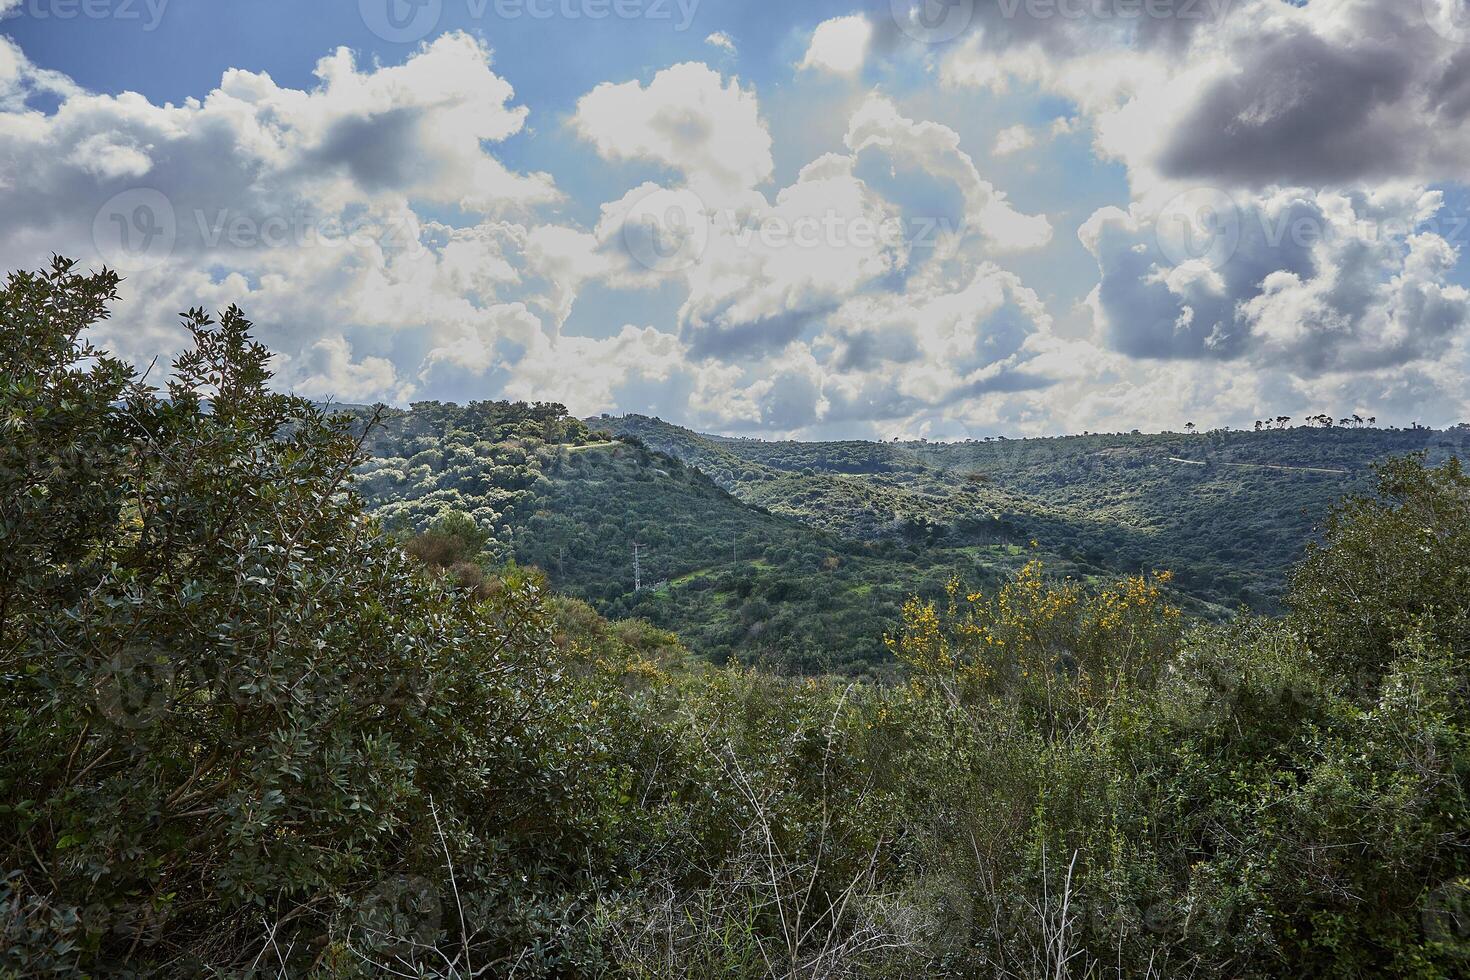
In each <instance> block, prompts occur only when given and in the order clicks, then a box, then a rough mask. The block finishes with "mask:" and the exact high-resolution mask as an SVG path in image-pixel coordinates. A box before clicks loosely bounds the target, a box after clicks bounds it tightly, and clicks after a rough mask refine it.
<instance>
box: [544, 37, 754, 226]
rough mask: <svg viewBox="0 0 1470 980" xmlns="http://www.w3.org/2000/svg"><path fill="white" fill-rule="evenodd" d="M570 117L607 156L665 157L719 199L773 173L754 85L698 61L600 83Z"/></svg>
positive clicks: (702, 191)
mask: <svg viewBox="0 0 1470 980" xmlns="http://www.w3.org/2000/svg"><path fill="white" fill-rule="evenodd" d="M571 124H572V126H573V128H574V129H575V130H576V132H577V134H578V135H579V136H581V137H582V138H583V139H585V140H587V141H588V142H590V143H591V144H592V145H593V146H594V147H595V148H596V150H597V152H598V153H599V154H600V155H602V156H603V157H605V158H606V159H609V160H640V161H650V162H653V163H657V164H660V165H662V166H663V167H666V168H668V169H669V170H672V171H674V172H676V173H678V174H681V175H682V176H683V178H684V179H685V180H686V181H687V182H689V183H690V184H691V185H693V186H694V187H695V189H696V190H697V191H698V192H699V193H700V194H701V195H704V196H706V197H709V198H712V199H721V200H723V199H726V198H728V197H729V196H730V195H731V194H733V193H738V192H740V191H743V190H746V189H748V188H750V187H753V186H755V185H756V184H758V183H760V182H762V181H764V180H765V179H766V178H768V177H769V176H770V175H771V169H772V163H771V136H770V133H769V132H768V131H767V129H766V126H765V124H764V123H763V122H762V121H761V118H760V111H759V104H758V101H757V99H756V95H755V92H754V91H753V90H748V89H742V88H741V86H740V83H739V81H738V80H736V79H733V78H732V79H730V80H728V81H726V80H725V79H723V78H722V77H721V76H720V73H719V72H717V71H715V70H713V69H712V68H710V67H709V66H707V65H704V64H701V63H699V62H686V63H684V64H680V65H674V66H673V67H672V68H666V69H664V70H662V71H660V72H658V73H656V74H655V75H654V76H653V79H652V80H651V81H650V82H649V83H648V84H647V85H643V84H641V83H640V82H637V81H630V82H622V83H619V84H613V83H611V82H608V83H604V84H602V85H599V86H597V87H596V88H594V89H593V90H592V91H591V92H589V93H587V94H586V95H584V96H583V97H582V98H581V99H580V100H578V102H577V111H576V114H575V115H574V116H573V117H572V121H571Z"/></svg>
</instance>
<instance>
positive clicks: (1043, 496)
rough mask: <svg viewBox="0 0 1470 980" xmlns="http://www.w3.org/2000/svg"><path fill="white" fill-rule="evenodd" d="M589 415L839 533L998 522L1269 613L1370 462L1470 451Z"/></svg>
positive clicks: (1384, 436)
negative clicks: (851, 437)
mask: <svg viewBox="0 0 1470 980" xmlns="http://www.w3.org/2000/svg"><path fill="white" fill-rule="evenodd" d="M589 424H590V425H592V426H594V427H596V428H598V429H602V430H606V431H608V432H612V433H616V434H619V435H631V436H636V437H637V438H638V439H639V440H641V441H642V442H643V443H644V444H646V445H648V446H650V447H651V448H655V449H658V450H660V451H663V452H666V453H669V454H671V455H675V456H678V457H679V458H681V459H684V460H685V461H687V462H689V463H691V464H693V465H696V466H699V467H701V468H702V469H704V470H705V472H707V473H708V474H709V475H710V476H711V478H712V479H714V480H715V481H716V482H718V483H719V484H720V485H721V486H723V487H725V488H727V489H729V490H730V491H731V492H732V493H734V494H736V495H737V496H739V497H740V498H741V499H743V500H746V501H748V502H751V503H756V504H760V505H762V506H765V507H767V508H769V509H770V510H771V511H772V512H773V513H778V514H787V515H790V516H793V517H796V518H798V519H800V520H802V521H804V522H807V523H810V524H812V525H814V526H819V527H824V528H827V529H830V530H833V531H834V532H836V533H839V534H842V535H844V536H847V537H852V538H856V539H860V540H874V539H895V538H896V539H899V540H914V539H916V538H917V539H922V540H923V541H925V542H926V543H928V544H929V545H930V546H936V545H937V546H941V547H942V546H951V547H954V546H960V547H963V546H964V545H966V544H969V543H970V542H972V541H973V540H975V539H976V538H983V537H984V536H985V535H986V534H987V533H990V532H991V531H992V530H993V529H994V528H996V527H1003V528H1004V529H1005V530H1006V531H1007V532H1009V533H1010V535H1011V536H1012V538H1023V539H1024V540H1026V541H1030V540H1033V539H1034V540H1035V541H1036V542H1037V543H1038V545H1039V546H1040V549H1041V550H1042V551H1044V552H1046V553H1050V554H1055V555H1058V556H1061V557H1062V558H1063V559H1064V560H1065V561H1067V562H1070V563H1074V564H1077V565H1079V566H1082V567H1101V568H1107V569H1111V570H1125V569H1130V568H1131V569H1137V568H1139V567H1151V568H1170V569H1172V570H1173V571H1174V572H1175V576H1176V578H1175V581H1176V583H1177V584H1178V586H1179V588H1181V589H1182V590H1184V591H1185V592H1187V593H1188V594H1190V595H1192V596H1194V597H1196V598H1197V599H1199V600H1201V601H1203V602H1207V603H1211V604H1214V605H1215V606H1217V607H1224V608H1227V609H1233V608H1235V607H1237V606H1239V605H1242V604H1244V605H1247V606H1251V607H1253V608H1256V609H1259V610H1263V611H1274V610H1275V609H1276V608H1277V605H1278V603H1279V600H1280V597H1281V596H1282V594H1283V593H1284V589H1285V585H1286V581H1285V579H1286V574H1287V569H1288V568H1289V567H1290V566H1291V564H1292V563H1293V562H1295V561H1296V560H1297V559H1298V558H1299V557H1300V556H1301V553H1302V550H1303V548H1304V547H1305V545H1306V542H1307V541H1308V540H1309V539H1310V537H1311V535H1312V533H1313V528H1314V527H1316V526H1317V525H1319V524H1320V522H1321V521H1322V520H1323V518H1324V517H1325V515H1326V514H1327V512H1328V509H1329V507H1331V505H1332V504H1333V503H1335V502H1336V501H1338V500H1339V499H1341V497H1342V496H1343V495H1344V494H1346V493H1350V492H1355V491H1362V490H1364V489H1365V488H1366V487H1367V486H1368V485H1369V480H1370V477H1371V468H1372V465H1373V464H1374V463H1377V462H1381V461H1382V460H1385V459H1387V458H1389V457H1391V456H1395V455H1403V454H1406V453H1411V452H1425V453H1427V455H1428V457H1429V459H1430V462H1439V461H1442V460H1443V459H1444V458H1446V457H1447V456H1449V455H1452V454H1455V455H1459V456H1460V457H1461V458H1466V457H1467V456H1470V427H1467V426H1459V427H1456V428H1454V429H1451V430H1449V431H1434V430H1429V429H1376V428H1344V427H1331V428H1321V427H1317V426H1313V427H1306V426H1300V427H1292V428H1267V429H1265V430H1264V431H1251V432H1239V431H1212V432H1204V433H1162V434H1139V433H1132V434H1116V435H1082V436H1068V437H1061V438H1048V439H1019V440H1008V439H994V440H990V439H986V440H971V441H966V442H959V443H928V442H885V443H875V442H789V441H785V442H766V441H761V440H754V439H732V438H726V437H720V436H708V435H701V434H699V433H695V432H692V431H690V430H688V429H685V428H682V427H679V426H676V425H672V424H670V423H667V422H664V421H661V420H658V419H652V418H648V417H646V416H640V415H627V416H622V417H606V416H605V417H601V418H596V419H591V420H589ZM981 503H983V507H984V508H986V509H987V510H986V511H984V512H981V511H978V510H977V506H976V505H977V504H981Z"/></svg>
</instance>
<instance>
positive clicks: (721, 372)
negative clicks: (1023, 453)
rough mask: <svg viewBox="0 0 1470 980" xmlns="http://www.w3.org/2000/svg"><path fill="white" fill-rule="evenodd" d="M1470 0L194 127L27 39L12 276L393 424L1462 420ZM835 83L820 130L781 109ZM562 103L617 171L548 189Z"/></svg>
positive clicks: (851, 29) (588, 150)
mask: <svg viewBox="0 0 1470 980" xmlns="http://www.w3.org/2000/svg"><path fill="white" fill-rule="evenodd" d="M1458 3H1459V0H1424V2H1423V3H1421V2H1419V0H1413V2H1409V3H1403V2H1390V0H1313V2H1312V3H1309V4H1301V3H1290V2H1286V0H1234V2H1230V3H1226V2H1223V0H1178V2H1177V3H1174V4H1172V5H1171V4H1169V3H1168V2H1167V0H1161V2H1160V3H1154V4H1144V5H1130V4H1107V3H1102V4H1083V5H1075V4H1074V5H1071V6H1070V7H1069V8H1068V9H1069V10H1074V11H1082V13H1083V16H1060V15H1059V12H1060V10H1061V7H1062V6H1063V5H1055V4H1046V3H1032V2H1028V0H1017V2H1015V3H1004V4H1001V3H989V2H987V3H976V4H973V5H968V4H950V5H947V6H943V7H942V8H941V7H939V6H937V5H923V4H920V3H918V2H916V3H915V4H913V5H912V9H910V8H906V7H905V6H904V5H903V4H899V5H897V10H896V16H889V14H888V9H887V8H888V7H889V6H890V5H887V4H880V5H879V9H880V11H881V13H882V16H879V15H878V14H872V13H862V12H860V11H854V12H853V13H851V14H846V15H840V16H835V17H833V18H831V19H828V20H825V21H822V22H821V23H819V24H817V25H816V27H815V28H814V29H811V28H810V27H809V25H807V26H805V27H798V26H792V27H791V28H790V29H789V30H788V31H787V33H786V35H785V36H786V37H787V39H788V40H789V42H790V44H791V45H792V47H790V48H783V49H782V52H783V53H782V60H781V61H780V63H779V64H778V65H777V66H776V69H774V70H777V71H778V72H779V74H778V75H777V76H775V77H772V78H767V77H763V76H761V75H757V77H756V78H754V79H752V78H740V77H736V76H734V75H732V74H731V73H730V72H729V71H728V67H729V66H730V65H732V64H734V61H735V59H734V57H733V56H734V54H735V42H734V40H732V38H731V36H730V35H729V34H728V33H725V32H724V31H720V30H716V31H714V32H713V33H711V34H709V36H708V37H707V38H706V42H707V47H706V48H704V50H705V51H706V52H707V54H708V55H709V56H710V60H711V63H712V64H705V63H702V62H684V63H679V64H673V65H650V66H646V67H645V66H627V67H625V68H618V67H616V66H612V67H609V69H608V72H609V74H608V75H601V76H598V77H603V78H609V75H610V76H611V77H610V78H609V80H608V81H605V82H602V83H600V84H593V85H589V86H587V88H586V89H585V90H583V94H581V97H580V98H578V99H576V101H575V103H574V104H572V105H566V106H563V107H556V106H552V107H549V108H547V109H546V110H545V111H543V107H542V106H541V105H540V104H538V102H537V101H536V100H535V99H534V98H527V97H525V95H524V94H523V93H517V92H516V91H515V90H514V89H513V87H512V84H511V80H509V79H507V78H506V77H503V76H502V74H501V73H500V71H499V66H498V65H497V63H496V61H495V60H494V58H493V53H492V51H491V50H490V49H489V47H488V46H487V45H486V43H485V42H484V41H482V40H477V39H476V38H474V37H471V36H469V35H466V34H462V33H448V34H445V35H442V36H439V37H437V38H435V39H433V40H431V41H428V42H426V43H425V44H423V45H421V46H420V47H419V48H417V49H415V50H413V51H407V52H406V53H403V54H402V55H400V56H399V58H398V59H397V62H396V63H392V64H379V63H377V62H371V61H369V60H366V59H364V58H362V57H359V56H354V54H353V53H351V52H349V51H347V50H345V49H343V50H338V51H335V52H328V53H327V54H326V56H325V57H324V58H322V59H321V61H320V62H319V63H318V64H317V66H316V78H315V81H314V82H313V83H311V84H309V85H306V86H304V87H301V88H291V87H287V86H284V85H282V84H280V83H278V82H277V81H276V80H274V79H273V78H271V77H270V76H269V75H266V74H263V73H258V72H250V71H243V70H230V71H226V72H225V73H224V74H223V77H222V78H221V80H220V82H219V84H218V85H217V86H216V87H215V88H214V89H213V90H212V91H209V92H207V93H201V94H200V96H199V97H198V98H193V99H187V100H185V101H184V102H182V103H179V104H164V105H160V104H157V103H155V102H151V101H149V100H148V99H146V98H144V97H143V96H141V95H137V94H131V93H123V94H105V93H98V92H92V91H87V90H86V89H84V88H83V87H81V86H79V85H78V84H76V83H75V82H74V81H73V80H72V79H70V78H68V77H67V76H66V75H65V74H62V73H59V72H56V71H49V70H43V69H41V68H39V67H38V66H36V65H35V64H32V63H31V61H30V60H28V58H27V57H26V55H25V53H24V52H23V51H21V50H20V48H19V47H18V46H17V45H16V44H15V43H14V42H13V41H11V40H9V39H8V38H5V37H0V159H3V161H4V164H5V165H4V167H3V168H0V213H3V214H4V215H5V217H6V222H5V226H4V228H3V229H0V262H3V263H4V265H5V266H6V267H7V268H19V267H34V266H36V265H37V264H39V263H40V262H42V261H44V259H45V256H46V255H47V254H49V253H50V252H51V251H60V252H63V253H66V254H72V255H76V256H78V257H80V258H83V259H85V260H88V261H89V262H93V263H95V262H97V261H107V262H109V263H112V264H115V265H118V266H119V267H121V269H122V271H124V272H126V273H127V274H128V280H127V282H126V283H125V286H124V294H125V303H124V304H123V306H122V307H121V308H120V309H119V311H118V316H117V318H116V319H114V320H112V321H109V322H108V323H107V324H106V325H104V326H103V327H102V328H101V337H100V339H101V340H102V341H104V342H106V343H109V344H111V345H112V346H114V347H115V349H117V350H119V351H120V352H122V353H123V354H125V355H128V356H130V357H133V358H134V359H135V360H137V361H139V362H141V363H146V362H147V361H149V360H150V359H152V358H153V357H155V356H157V355H159V354H162V353H166V352H168V351H170V350H172V349H174V348H175V347H176V346H177V344H178V342H179V340H180V338H179V336H178V332H177V330H178V328H177V323H176V315H177V311H178V310H181V309H185V308H188V307H192V306H195V305H201V304H202V305H205V306H209V307H223V306H225V305H227V304H229V303H232V302H238V303H240V304H242V305H243V306H244V307H245V308H246V309H247V310H248V311H249V312H250V314H251V315H252V316H253V317H254V318H255V320H256V321H257V323H258V324H259V333H260V335H261V336H262V338H263V339H264V340H265V341H266V342H267V343H268V344H269V345H270V346H271V347H272V348H273V349H274V350H276V351H278V352H279V356H278V358H277V361H276V370H277V373H278V378H279V380H280V383H281V384H282V385H283V386H286V387H291V388H294V389H296V390H298V391H301V392H303V393H305V394H310V395H313V396H319V397H328V396H331V397H337V398H341V399H346V400H353V401H368V400H374V399H384V400H388V401H394V402H403V401H406V400H408V399H413V398H421V397H433V398H445V399H460V400H463V399H468V398H483V397H514V398H526V399H549V400H559V401H564V402H566V403H567V404H568V406H569V407H570V408H572V409H573V410H574V411H577V412H581V413H593V412H598V411H617V410H634V411H637V410H644V411H647V410H650V409H651V408H653V407H655V406H656V407H657V408H658V409H659V410H660V411H661V412H662V413H663V414H666V415H670V416H672V417H675V418H678V419H680V420H681V421H686V422H688V423H689V424H693V425H697V426H701V427H706V428H710V429H717V430H721V431H731V432H742V433H761V434H796V435H853V436H886V435H897V434H904V435H929V436H931V437H949V436H963V435H971V434H984V433H991V432H1005V433H1032V432H1057V431H1077V430H1081V429H1104V428H1122V429H1126V428H1133V427H1144V428H1158V427H1167V426H1177V425H1179V424H1181V422H1182V421H1183V420H1184V419H1186V418H1188V419H1192V420H1194V421H1196V422H1199V423H1200V424H1202V425H1209V424H1224V423H1229V424H1235V425H1240V424H1249V420H1250V419H1251V418H1253V417H1257V416H1258V415H1259V414H1262V413H1267V412H1269V413H1270V414H1292V415H1303V414H1311V413H1315V412H1317V411H1323V410H1328V411H1331V412H1333V413H1334V414H1339V415H1340V414H1343V413H1346V412H1351V411H1359V410H1361V413H1362V414H1375V415H1377V416H1379V417H1380V418H1383V419H1393V420H1394V421H1398V422H1407V421H1410V420H1414V419H1424V420H1426V421H1438V422H1444V421H1455V420H1458V419H1459V418H1463V417H1465V416H1466V415H1467V414H1470V386H1467V385H1466V383H1465V378H1466V375H1467V373H1470V295H1467V291H1466V288H1465V283H1466V282H1467V276H1466V274H1465V268H1466V262H1465V257H1464V255H1463V254H1462V253H1463V251H1464V247H1465V243H1466V239H1467V238H1470V234H1467V231H1466V228H1465V226H1464V225H1463V223H1461V222H1459V221H1458V220H1457V218H1456V214H1457V212H1456V210H1455V209H1456V208H1459V209H1460V211H1463V209H1464V207H1465V204H1464V203H1463V202H1464V201H1465V200H1466V198H1467V194H1466V191H1465V183H1466V173H1467V172H1466V171H1465V169H1464V160H1465V159H1467V158H1470V143H1467V140H1470V125H1467V119H1466V116H1467V114H1470V29H1466V28H1465V26H1464V25H1463V24H1462V23H1460V21H1459V20H1457V19H1456V14H1457V11H1458ZM6 4H7V0H0V13H3V12H4V11H5V10H6ZM1135 8H1137V9H1138V10H1139V11H1141V12H1140V13H1139V14H1138V15H1136V16H1131V15H1124V16H1120V13H1121V12H1126V11H1133V10H1134V9H1135ZM1148 11H1153V12H1154V15H1150V14H1148V13H1147V12H1148ZM1160 13H1162V14H1163V16H1159V15H1158V14H1160ZM936 17H938V18H939V19H938V20H936ZM954 17H960V18H961V20H962V21H963V22H962V23H961V22H958V21H954V20H953V18H954ZM710 26H711V27H715V26H719V25H715V24H711V25H710ZM808 31H809V33H808ZM743 36H744V35H742V37H743ZM934 41H938V42H942V43H938V44H934V43H926V42H934ZM803 44H804V45H805V47H804V49H803V47H802V45H803ZM798 55H799V57H798ZM773 63H774V61H773ZM712 65H714V66H713V67H712ZM721 67H724V68H725V69H726V70H724V71H722V70H720V69H721ZM769 70H773V69H771V66H770V65H766V66H763V67H761V68H760V69H758V71H769ZM818 76H833V78H834V79H835V81H822V80H820V79H819V77H818ZM859 79H862V80H863V85H859V84H858V80H859ZM934 82H938V83H939V84H940V85H942V86H945V87H947V88H948V89H949V91H948V92H947V93H946V95H945V96H944V97H942V98H938V99H936V98H935V97H934V96H933V92H932V85H933V83H934ZM813 85H816V86H817V89H815V90H814V89H812V86H813ZM793 86H794V87H797V88H801V89H802V90H804V91H817V90H819V91H822V92H825V93H828V94H827V95H824V99H825V100H827V101H824V102H823V104H822V106H821V107H820V119H817V118H816V116H815V115H814V112H815V110H813V109H812V108H811V107H803V106H793V105H792V104H774V103H772V102H771V101H770V100H772V99H781V98H786V97H788V96H787V93H788V92H789V91H790V89H791V87H793ZM971 110H974V111H973V112H972V111H971ZM533 112H534V113H541V114H540V115H538V116H537V117H536V120H539V126H540V128H541V129H542V130H543V131H545V130H548V129H549V128H551V127H553V126H558V125H560V126H562V127H564V129H563V131H562V132H561V133H560V134H557V135H558V136H560V137H562V139H561V141H560V143H559V144H558V145H559V146H561V147H562V148H563V149H564V148H565V146H566V144H567V143H568V141H569V140H568V139H567V137H569V138H570V142H574V143H575V144H577V146H578V147H579V148H580V149H579V150H578V151H577V154H580V156H578V155H577V154H567V155H566V158H565V161H563V160H562V159H561V158H558V160H557V163H556V164H555V165H553V164H550V163H545V164H540V165H529V166H528V165H519V166H510V165H507V163H506V162H504V161H505V159H507V157H506V155H505V154H504V152H503V145H504V144H505V143H506V142H507V141H509V140H516V141H517V145H518V147H520V148H524V147H526V146H527V145H528V144H530V150H528V151H525V152H518V153H517V154H516V155H515V157H514V159H517V160H545V159H546V156H545V153H542V154H541V155H538V154H537V152H534V150H535V148H536V147H535V143H536V141H535V134H534V132H532V130H531V126H532V123H533V121H534V120H533V119H532V113H533ZM997 118H999V119H1002V120H1004V121H1003V122H1001V123H996V122H995V121H994V120H996V119H997ZM1017 118H1020V119H1024V120H1026V122H1025V123H1024V124H1019V125H1010V126H1007V125H1005V123H1006V122H1009V121H1011V120H1014V119H1017ZM773 134H777V136H779V141H778V139H777V137H776V136H773ZM1088 149H1090V151H1091V159H1090V160H1085V159H1082V157H1083V155H1084V153H1085V151H1086V150H1088ZM557 152H561V150H558V151H557ZM977 156H978V158H979V159H980V161H981V163H978V164H977V162H976V159H977ZM563 163H564V164H565V166H567V167H576V166H581V167H583V168H584V169H586V168H600V169H602V170H603V171H605V173H603V174H599V181H601V182H600V183H599V182H597V181H593V182H589V181H588V180H586V179H585V177H586V175H585V173H584V174H581V175H577V174H575V173H570V174H565V175H564V174H562V171H561V169H560V167H561V166H562V165H563ZM604 163H615V164H617V166H616V167H606V166H604ZM542 171H551V172H552V173H556V174H557V175H558V176H560V177H562V180H563V182H564V183H563V184H559V183H558V180H557V179H556V178H554V177H553V176H552V173H548V172H542ZM1018 173H1020V174H1024V175H1026V179H1025V182H1024V184H1023V183H1021V182H1020V181H1017V180H1016V179H1015V175H1016V174H1018ZM1099 173H1102V174H1105V175H1107V179H1106V181H1104V180H1102V179H1101V178H1098V177H1097V175H1098V174H1099ZM608 174H611V175H627V179H626V183H619V184H616V185H614V186H613V187H612V188H610V189H609V190H608V191H607V192H606V193H604V194H602V195H601V196H600V197H599V198H598V199H593V200H575V201H570V200H568V199H567V197H566V194H565V191H564V190H563V187H564V186H565V187H585V186H588V185H589V183H590V184H591V185H593V186H601V187H604V188H606V187H607V184H606V182H605V181H606V177H607V175H608ZM1057 174H1060V175H1061V177H1060V179H1053V176H1054V175H1057ZM1088 181H1091V183H1090V184H1088V186H1087V188H1086V190H1087V194H1086V195H1084V194H1081V193H1078V194H1073V193H1072V192H1073V190H1074V188H1073V185H1074V184H1077V183H1087V182H1088ZM1013 184H1014V186H1012V185H1013ZM1099 187H1103V188H1105V190H1106V192H1105V193H1102V192H1097V188H1099ZM1047 194H1055V195H1057V200H1058V201H1059V203H1058V204H1057V205H1056V206H1051V205H1050V203H1049V199H1048V198H1047V196H1046V195H1047ZM1082 200H1085V202H1086V203H1085V204H1083V205H1081V206H1079V205H1078V203H1077V202H1078V201H1082ZM1018 201H1019V202H1023V203H1018ZM1456 202H1459V203H1456ZM1100 203H1102V204H1103V206H1101V207H1100V206H1099V204H1100ZM569 215H575V216H577V219H574V218H573V217H569ZM578 219H580V220H578ZM1089 256H1090V259H1091V261H1090V262H1089V261H1088V258H1089ZM1053 260H1056V261H1053ZM1079 260H1080V261H1079ZM1094 267H1095V270H1096V272H1095V275H1094V274H1093V272H1092V269H1093V268H1094ZM1054 270H1055V271H1054ZM1078 270H1082V271H1080V272H1079V271H1078ZM603 297H611V298H614V299H615V301H616V302H615V305H613V306H610V307H609V308H615V309H618V310H620V311H622V312H620V313H619V314H617V315H616V316H604V315H603V311H602V309H601V308H600V301H601V299H602V298H603ZM645 309H646V310H647V311H648V312H647V315H643V314H642V313H634V314H632V315H629V314H628V313H627V311H629V310H634V311H637V310H645ZM625 318H626V319H631V320H633V321H634V322H631V323H628V322H624V319H625Z"/></svg>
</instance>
